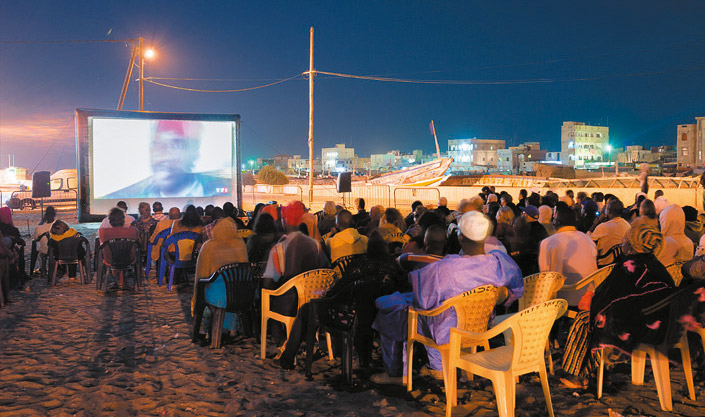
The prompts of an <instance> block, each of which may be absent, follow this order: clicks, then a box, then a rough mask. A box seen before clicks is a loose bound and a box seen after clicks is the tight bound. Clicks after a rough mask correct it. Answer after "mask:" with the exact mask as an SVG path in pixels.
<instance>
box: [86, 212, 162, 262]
mask: <svg viewBox="0 0 705 417" xmlns="http://www.w3.org/2000/svg"><path fill="white" fill-rule="evenodd" d="M138 210H139V212H140V218H139V220H137V221H134V222H132V227H134V228H135V229H137V235H138V236H139V241H140V251H141V253H143V254H146V253H147V245H149V237H150V236H152V233H153V232H154V229H155V228H156V227H157V223H159V222H158V221H157V219H155V218H154V217H152V214H151V207H149V203H144V202H142V203H140V205H139V208H138ZM99 230H100V229H99Z"/></svg>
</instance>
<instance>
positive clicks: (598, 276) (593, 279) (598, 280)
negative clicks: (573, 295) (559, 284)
mask: <svg viewBox="0 0 705 417" xmlns="http://www.w3.org/2000/svg"><path fill="white" fill-rule="evenodd" d="M615 265H616V264H610V265H607V266H603V267H602V268H600V269H598V270H597V271H595V272H593V273H592V274H590V275H588V276H586V277H585V278H583V279H581V280H580V281H578V282H576V283H575V284H571V285H564V286H563V288H561V291H578V290H581V289H583V288H585V287H587V286H588V285H590V284H592V285H593V286H594V288H597V287H598V286H599V285H600V284H602V281H604V280H605V278H607V277H608V276H609V274H611V273H612V270H613V269H614V267H615ZM566 315H567V316H568V317H570V318H571V319H574V318H575V316H576V315H577V313H576V312H575V311H571V310H568V313H567V314H566Z"/></svg>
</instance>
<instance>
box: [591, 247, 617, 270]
mask: <svg viewBox="0 0 705 417" xmlns="http://www.w3.org/2000/svg"><path fill="white" fill-rule="evenodd" d="M621 257H622V244H621V243H619V244H617V245H614V246H612V247H611V248H609V249H608V250H607V252H605V253H603V254H602V255H597V266H598V267H603V266H607V265H609V264H613V263H616V262H617V261H618V260H619V258H621ZM606 261H609V262H606Z"/></svg>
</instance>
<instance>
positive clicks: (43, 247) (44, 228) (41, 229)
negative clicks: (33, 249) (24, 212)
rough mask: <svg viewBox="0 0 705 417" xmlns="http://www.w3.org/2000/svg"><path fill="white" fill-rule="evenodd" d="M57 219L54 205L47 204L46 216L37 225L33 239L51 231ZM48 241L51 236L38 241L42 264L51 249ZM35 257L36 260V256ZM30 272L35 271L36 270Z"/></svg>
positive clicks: (38, 251)
mask: <svg viewBox="0 0 705 417" xmlns="http://www.w3.org/2000/svg"><path fill="white" fill-rule="evenodd" d="M55 219H56V210H55V209H54V207H53V206H47V208H46V210H44V217H42V220H41V221H40V222H39V224H38V225H37V227H35V228H34V234H33V235H32V239H34V240H37V239H39V236H41V235H43V234H44V233H47V232H49V231H50V230H51V225H52V224H53V223H54V220H55ZM48 242H49V238H42V239H41V240H40V241H39V242H37V253H38V254H39V256H40V258H41V259H42V261H41V262H40V264H42V265H43V264H44V261H45V259H46V256H47V252H48V251H49V247H48V246H47V243H48ZM33 259H35V260H36V258H33ZM29 272H30V273H33V272H34V271H29Z"/></svg>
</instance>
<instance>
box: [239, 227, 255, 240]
mask: <svg viewBox="0 0 705 417" xmlns="http://www.w3.org/2000/svg"><path fill="white" fill-rule="evenodd" d="M254 234H255V232H253V231H252V230H250V229H237V235H238V236H240V237H241V238H243V239H247V238H248V237H250V236H252V235H254Z"/></svg>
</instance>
